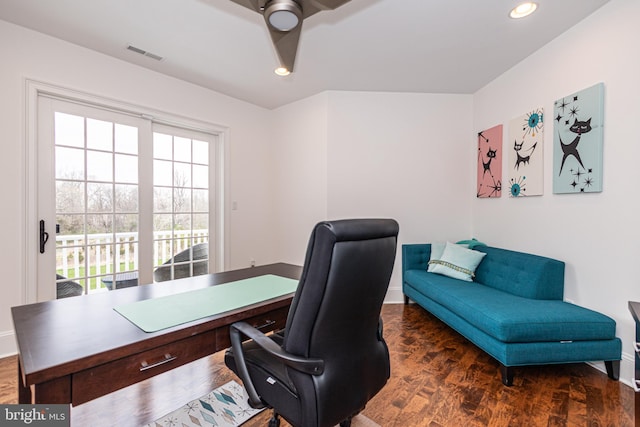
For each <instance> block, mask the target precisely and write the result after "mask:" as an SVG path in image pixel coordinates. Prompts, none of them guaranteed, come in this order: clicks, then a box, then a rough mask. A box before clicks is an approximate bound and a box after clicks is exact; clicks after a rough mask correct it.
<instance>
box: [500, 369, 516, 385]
mask: <svg viewBox="0 0 640 427" xmlns="http://www.w3.org/2000/svg"><path fill="white" fill-rule="evenodd" d="M500 373H501V374H502V384H504V385H506V386H507V387H511V386H512V385H513V366H504V365H503V364H500Z"/></svg>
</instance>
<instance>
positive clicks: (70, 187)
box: [56, 181, 85, 213]
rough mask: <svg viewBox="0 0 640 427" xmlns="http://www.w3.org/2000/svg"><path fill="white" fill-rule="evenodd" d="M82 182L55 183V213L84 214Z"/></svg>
mask: <svg viewBox="0 0 640 427" xmlns="http://www.w3.org/2000/svg"><path fill="white" fill-rule="evenodd" d="M84 185H85V184H84V182H82V181H79V182H78V181H56V212H57V213H81V212H84Z"/></svg>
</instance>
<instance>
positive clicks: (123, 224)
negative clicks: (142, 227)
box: [115, 214, 138, 239]
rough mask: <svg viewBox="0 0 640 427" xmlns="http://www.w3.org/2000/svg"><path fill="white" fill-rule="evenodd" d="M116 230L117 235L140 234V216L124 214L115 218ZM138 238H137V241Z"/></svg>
mask: <svg viewBox="0 0 640 427" xmlns="http://www.w3.org/2000/svg"><path fill="white" fill-rule="evenodd" d="M115 220H116V222H115V229H116V233H133V232H135V233H136V236H137V234H138V215H137V214H123V215H116V216H115ZM137 238H138V237H135V239H137Z"/></svg>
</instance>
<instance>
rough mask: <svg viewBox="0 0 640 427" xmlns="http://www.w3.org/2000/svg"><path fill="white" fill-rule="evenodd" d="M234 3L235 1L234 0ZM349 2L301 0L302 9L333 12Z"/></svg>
mask: <svg viewBox="0 0 640 427" xmlns="http://www.w3.org/2000/svg"><path fill="white" fill-rule="evenodd" d="M234 1H235V0H234ZM350 1H351V0H306V1H305V0H303V1H302V4H303V7H304V5H305V3H306V4H310V5H313V6H314V7H315V8H317V9H319V10H333V9H337V8H339V7H340V6H342V5H343V4H345V3H349V2H350Z"/></svg>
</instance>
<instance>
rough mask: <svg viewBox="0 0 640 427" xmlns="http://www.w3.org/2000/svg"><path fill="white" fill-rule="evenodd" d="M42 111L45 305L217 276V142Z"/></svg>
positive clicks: (43, 105)
mask: <svg viewBox="0 0 640 427" xmlns="http://www.w3.org/2000/svg"><path fill="white" fill-rule="evenodd" d="M38 104H39V109H38V162H37V163H38V166H37V168H38V170H37V175H38V196H37V199H38V216H39V223H38V224H37V226H38V228H39V240H40V245H39V252H40V254H39V256H38V289H37V299H38V300H40V301H42V300H47V299H53V298H64V297H69V296H75V295H81V294H88V293H94V292H104V291H108V290H113V289H116V288H122V287H128V286H136V285H139V284H142V283H151V282H152V281H162V280H168V279H172V278H180V277H187V276H192V275H197V274H205V273H207V272H208V271H209V269H210V267H209V262H208V260H209V255H210V247H209V239H210V232H209V230H210V228H211V227H210V224H211V221H212V218H211V214H210V212H211V211H212V209H211V206H212V204H211V201H215V195H213V194H212V191H213V189H214V188H215V186H213V185H211V181H212V176H213V175H214V174H213V173H212V172H213V171H212V170H211V167H210V165H213V164H215V162H214V161H212V159H213V155H214V154H215V149H213V147H212V145H213V144H214V143H215V137H214V136H213V135H210V134H206V133H199V132H195V131H189V130H184V129H181V128H177V127H173V126H166V125H160V124H156V123H154V122H153V121H152V120H149V119H145V118H143V117H141V116H139V115H138V116H136V115H133V114H123V113H121V112H117V111H112V110H108V109H103V108H96V107H92V106H88V105H84V104H81V103H75V102H67V101H63V100H60V99H53V98H48V97H45V96H41V97H39V99H38ZM53 270H55V281H54V280H53V277H54V274H53ZM49 278H50V280H49Z"/></svg>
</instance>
